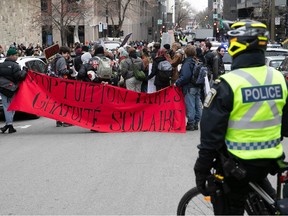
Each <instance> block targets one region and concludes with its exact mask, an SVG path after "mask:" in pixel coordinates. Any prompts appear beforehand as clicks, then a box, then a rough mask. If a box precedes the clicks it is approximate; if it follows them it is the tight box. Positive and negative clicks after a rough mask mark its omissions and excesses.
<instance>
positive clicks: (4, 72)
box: [0, 48, 27, 133]
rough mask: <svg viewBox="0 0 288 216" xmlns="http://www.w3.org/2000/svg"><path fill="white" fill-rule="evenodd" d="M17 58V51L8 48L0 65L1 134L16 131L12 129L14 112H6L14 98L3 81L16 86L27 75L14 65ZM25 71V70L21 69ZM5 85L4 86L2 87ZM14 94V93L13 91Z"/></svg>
mask: <svg viewBox="0 0 288 216" xmlns="http://www.w3.org/2000/svg"><path fill="white" fill-rule="evenodd" d="M17 58H18V56H17V51H16V49H14V48H10V49H9V50H8V51H7V58H6V59H5V61H4V62H3V63H2V64H0V78H1V83H3V86H2V84H0V96H1V97H2V103H3V110H4V115H5V123H6V124H5V126H4V127H1V128H0V130H1V131H2V133H5V132H6V131H7V130H8V133H15V132H16V130H15V129H14V127H13V118H14V114H15V111H8V110H7V109H8V107H9V106H10V103H11V101H12V98H13V96H14V94H13V92H12V94H11V92H10V93H9V92H8V93H9V94H8V93H7V87H5V86H6V85H7V83H6V84H5V81H8V82H12V83H11V84H9V86H12V84H14V85H18V83H19V82H20V81H23V80H24V79H25V77H26V75H27V70H21V68H20V66H19V65H18V64H17V63H16V60H17ZM23 69H25V68H23ZM4 85H5V86H4ZM15 92H16V91H15Z"/></svg>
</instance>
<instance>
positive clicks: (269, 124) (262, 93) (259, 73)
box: [221, 66, 287, 160]
mask: <svg viewBox="0 0 288 216" xmlns="http://www.w3.org/2000/svg"><path fill="white" fill-rule="evenodd" d="M221 79H224V80H226V82H227V83H228V84H229V85H230V87H231V89H232V91H233V93H234V102H233V110H232V112H231V113H230V117H229V123H228V128H227V131H226V136H225V142H226V145H227V149H228V151H229V152H231V153H232V154H233V155H235V156H237V157H239V158H242V159H244V160H250V159H261V158H278V157H280V156H281V155H282V153H283V148H282V145H281V143H280V137H281V120H282V109H283V107H284V105H285V103H286V98H287V86H286V82H285V79H284V77H283V75H282V74H281V73H280V72H279V71H276V70H275V69H273V68H270V67H269V68H268V67H266V66H262V67H257V68H242V69H238V70H234V71H231V72H230V73H227V74H225V75H223V76H221Z"/></svg>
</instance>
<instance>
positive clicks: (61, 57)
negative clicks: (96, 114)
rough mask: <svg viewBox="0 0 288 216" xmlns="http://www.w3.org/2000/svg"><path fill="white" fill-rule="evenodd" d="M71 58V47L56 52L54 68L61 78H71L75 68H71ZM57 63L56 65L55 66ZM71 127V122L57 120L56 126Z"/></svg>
mask: <svg viewBox="0 0 288 216" xmlns="http://www.w3.org/2000/svg"><path fill="white" fill-rule="evenodd" d="M69 59H70V49H69V47H66V46H62V47H60V48H59V53H58V54H56V56H55V59H54V60H53V61H54V62H53V63H52V68H53V69H55V74H56V75H57V76H58V77H59V78H63V79H71V78H72V77H71V74H72V73H73V68H69V64H68V60H69ZM54 64H55V67H54V66H53V65H54ZM61 126H63V127H69V126H72V125H71V124H68V123H65V122H61V121H56V127H61Z"/></svg>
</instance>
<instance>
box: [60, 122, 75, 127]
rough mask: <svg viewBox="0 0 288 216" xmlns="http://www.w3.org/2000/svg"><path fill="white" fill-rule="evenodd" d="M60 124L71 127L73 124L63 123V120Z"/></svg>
mask: <svg viewBox="0 0 288 216" xmlns="http://www.w3.org/2000/svg"><path fill="white" fill-rule="evenodd" d="M62 126H63V127H71V126H73V125H72V124H69V123H65V122H64V123H63V124H62Z"/></svg>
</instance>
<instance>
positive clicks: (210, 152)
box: [194, 51, 288, 172]
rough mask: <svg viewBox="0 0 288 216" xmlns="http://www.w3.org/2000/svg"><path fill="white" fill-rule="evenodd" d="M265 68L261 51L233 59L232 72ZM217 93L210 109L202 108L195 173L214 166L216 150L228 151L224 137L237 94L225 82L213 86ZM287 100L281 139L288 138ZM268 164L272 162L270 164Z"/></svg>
mask: <svg viewBox="0 0 288 216" xmlns="http://www.w3.org/2000/svg"><path fill="white" fill-rule="evenodd" d="M263 65H265V56H264V53H261V52H257V51H256V53H255V52H250V53H245V54H242V55H240V56H238V57H236V58H234V59H233V62H232V68H233V70H235V69H238V68H247V67H258V66H263ZM213 88H214V89H215V90H216V91H217V94H216V96H215V97H214V99H213V101H212V102H211V105H210V107H209V108H205V107H204V109H203V113H202V118H201V124H200V128H201V137H200V141H201V144H200V145H198V148H199V150H200V151H199V158H198V159H197V163H196V164H195V168H194V169H195V170H197V171H199V172H201V170H206V171H207V168H209V167H211V166H212V162H213V158H216V157H217V154H218V153H217V151H216V150H217V149H223V148H226V144H225V134H226V130H227V128H228V120H229V116H230V113H231V111H232V109H233V101H234V95H233V91H232V89H231V87H230V86H229V85H228V83H227V82H225V80H221V82H220V83H218V84H214V85H213ZM287 119H288V100H287V99H286V105H285V106H284V107H283V116H282V128H281V137H288V123H287ZM251 163H253V164H261V166H265V160H251ZM268 163H269V162H268Z"/></svg>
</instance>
